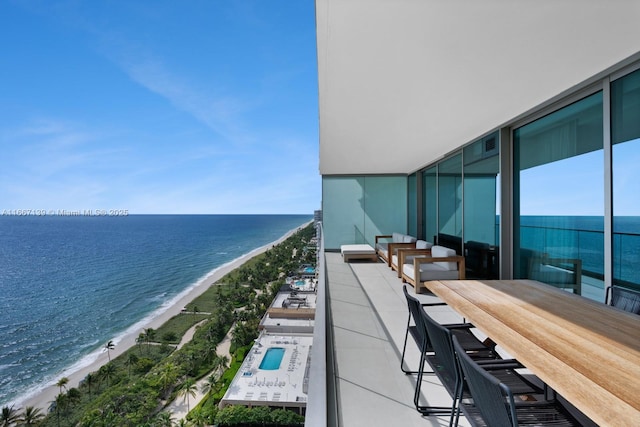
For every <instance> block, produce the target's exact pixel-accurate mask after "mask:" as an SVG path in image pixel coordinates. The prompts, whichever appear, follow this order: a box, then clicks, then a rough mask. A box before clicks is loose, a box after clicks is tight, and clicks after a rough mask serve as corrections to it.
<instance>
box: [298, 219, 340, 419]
mask: <svg viewBox="0 0 640 427" xmlns="http://www.w3.org/2000/svg"><path fill="white" fill-rule="evenodd" d="M316 234H317V236H318V245H319V247H318V252H317V253H318V259H317V267H316V271H317V272H318V284H317V286H316V289H317V292H318V294H317V300H316V314H315V322H314V327H313V346H312V347H311V364H310V365H309V390H308V393H307V411H306V415H305V422H304V425H305V427H326V426H332V425H335V414H333V415H331V414H330V409H329V408H335V407H336V406H335V402H334V404H330V400H331V397H330V396H335V393H333V392H330V390H334V388H333V387H332V385H331V384H330V379H332V378H333V375H329V374H330V372H333V370H332V369H330V366H332V365H331V360H333V358H332V355H333V348H332V343H333V339H332V338H331V335H330V334H331V327H330V315H329V313H330V310H329V307H328V306H327V301H328V296H327V292H328V289H327V274H326V273H327V272H326V263H325V256H324V236H323V234H322V224H321V223H319V222H318V223H317V228H316ZM328 368H329V369H328ZM334 412H335V411H334Z"/></svg>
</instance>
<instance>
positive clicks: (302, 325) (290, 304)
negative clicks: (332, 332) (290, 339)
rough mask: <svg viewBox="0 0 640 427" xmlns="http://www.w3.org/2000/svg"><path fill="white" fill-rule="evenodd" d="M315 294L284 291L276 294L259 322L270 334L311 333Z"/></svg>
mask: <svg viewBox="0 0 640 427" xmlns="http://www.w3.org/2000/svg"><path fill="white" fill-rule="evenodd" d="M316 299H317V294H316V293H315V292H298V291H293V290H290V289H289V290H284V291H280V292H278V294H277V295H276V297H275V298H274V300H273V302H272V303H271V307H269V309H268V310H267V313H266V314H265V316H264V317H263V318H262V321H261V322H260V328H261V329H264V330H266V331H267V332H271V333H284V334H288V333H312V332H313V325H314V319H315V314H316Z"/></svg>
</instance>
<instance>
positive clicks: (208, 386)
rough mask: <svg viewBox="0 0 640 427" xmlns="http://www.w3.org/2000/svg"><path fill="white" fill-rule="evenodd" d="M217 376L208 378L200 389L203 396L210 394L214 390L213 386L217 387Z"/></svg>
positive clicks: (213, 375) (212, 375)
mask: <svg viewBox="0 0 640 427" xmlns="http://www.w3.org/2000/svg"><path fill="white" fill-rule="evenodd" d="M216 381H217V378H216V374H211V375H209V376H208V377H207V380H206V381H205V382H204V383H202V387H200V391H201V392H202V394H205V395H206V394H207V393H209V392H210V391H211V390H213V386H215V385H216Z"/></svg>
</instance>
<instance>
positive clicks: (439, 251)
mask: <svg viewBox="0 0 640 427" xmlns="http://www.w3.org/2000/svg"><path fill="white" fill-rule="evenodd" d="M431 256H432V257H434V258H446V257H450V256H456V251H455V250H453V249H449V248H445V247H444V246H438V245H435V246H432V247H431ZM434 264H435V265H439V266H440V267H442V269H443V270H449V271H457V270H458V263H457V262H435V261H434Z"/></svg>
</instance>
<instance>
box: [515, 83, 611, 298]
mask: <svg viewBox="0 0 640 427" xmlns="http://www.w3.org/2000/svg"><path fill="white" fill-rule="evenodd" d="M602 108H603V107H602V93H601V92H599V93H596V94H594V95H591V96H589V97H587V98H584V99H582V100H580V101H578V102H575V103H573V104H571V105H569V106H567V107H565V108H562V109H560V110H558V111H556V112H554V113H552V114H549V115H547V116H545V117H543V118H541V119H538V120H536V121H534V122H532V123H530V124H527V125H526V126H523V127H521V128H518V129H516V130H515V131H514V135H513V136H514V163H515V165H514V166H515V167H514V173H515V176H514V190H515V191H514V196H515V197H514V200H515V202H514V203H515V206H514V211H515V212H514V231H515V234H516V236H514V237H515V239H514V240H515V242H514V249H515V250H514V264H515V265H514V267H515V268H514V274H515V276H516V278H530V279H534V280H539V281H542V282H546V283H549V284H552V285H554V286H557V287H559V288H562V289H566V290H567V291H573V292H575V293H578V294H582V295H584V296H587V297H590V298H593V299H597V300H602V295H603V288H604V282H603V274H604V209H603V207H604V185H603V181H604V150H603V139H602V135H603V126H602V123H603V122H602V120H603V114H602Z"/></svg>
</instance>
